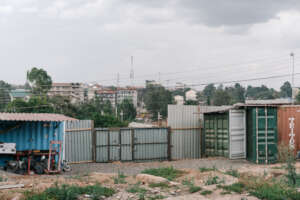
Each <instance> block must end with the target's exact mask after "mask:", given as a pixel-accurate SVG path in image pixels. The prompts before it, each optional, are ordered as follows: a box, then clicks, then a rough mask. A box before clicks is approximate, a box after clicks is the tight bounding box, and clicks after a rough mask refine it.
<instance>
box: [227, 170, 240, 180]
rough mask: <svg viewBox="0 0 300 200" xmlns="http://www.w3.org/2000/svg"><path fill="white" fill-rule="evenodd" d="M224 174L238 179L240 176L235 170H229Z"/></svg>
mask: <svg viewBox="0 0 300 200" xmlns="http://www.w3.org/2000/svg"><path fill="white" fill-rule="evenodd" d="M225 174H227V175H230V176H233V177H236V178H239V177H240V174H239V172H238V170H236V169H230V170H228V171H226V172H225Z"/></svg>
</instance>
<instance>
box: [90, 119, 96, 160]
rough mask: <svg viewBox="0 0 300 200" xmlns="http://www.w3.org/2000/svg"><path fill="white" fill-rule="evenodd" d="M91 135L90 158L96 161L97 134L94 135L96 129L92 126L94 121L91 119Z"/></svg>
mask: <svg viewBox="0 0 300 200" xmlns="http://www.w3.org/2000/svg"><path fill="white" fill-rule="evenodd" d="M91 137H92V160H93V161H94V162H96V152H97V151H96V150H97V149H96V141H97V136H96V130H95V126H94V121H93V120H92V121H91Z"/></svg>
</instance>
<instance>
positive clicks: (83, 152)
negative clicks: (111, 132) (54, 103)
mask: <svg viewBox="0 0 300 200" xmlns="http://www.w3.org/2000/svg"><path fill="white" fill-rule="evenodd" d="M92 132H93V121H91V120H81V121H69V122H65V140H64V141H65V143H64V149H65V160H66V161H67V162H70V163H74V162H91V161H93V145H92V144H93V139H92V136H93V134H92Z"/></svg>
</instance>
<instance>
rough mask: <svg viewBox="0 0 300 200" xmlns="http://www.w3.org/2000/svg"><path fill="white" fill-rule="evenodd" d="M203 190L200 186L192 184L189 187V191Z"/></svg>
mask: <svg viewBox="0 0 300 200" xmlns="http://www.w3.org/2000/svg"><path fill="white" fill-rule="evenodd" d="M201 190H202V188H201V187H200V186H195V185H192V186H190V187H189V192H190V193H196V192H199V191H201Z"/></svg>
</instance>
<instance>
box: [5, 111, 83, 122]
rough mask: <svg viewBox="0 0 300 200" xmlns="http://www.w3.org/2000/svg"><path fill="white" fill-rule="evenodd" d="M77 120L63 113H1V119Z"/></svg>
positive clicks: (37, 120)
mask: <svg viewBox="0 0 300 200" xmlns="http://www.w3.org/2000/svg"><path fill="white" fill-rule="evenodd" d="M74 120H77V119H75V118H72V117H67V116H65V115H61V114H50V113H0V121H36V122H61V121H74Z"/></svg>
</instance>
